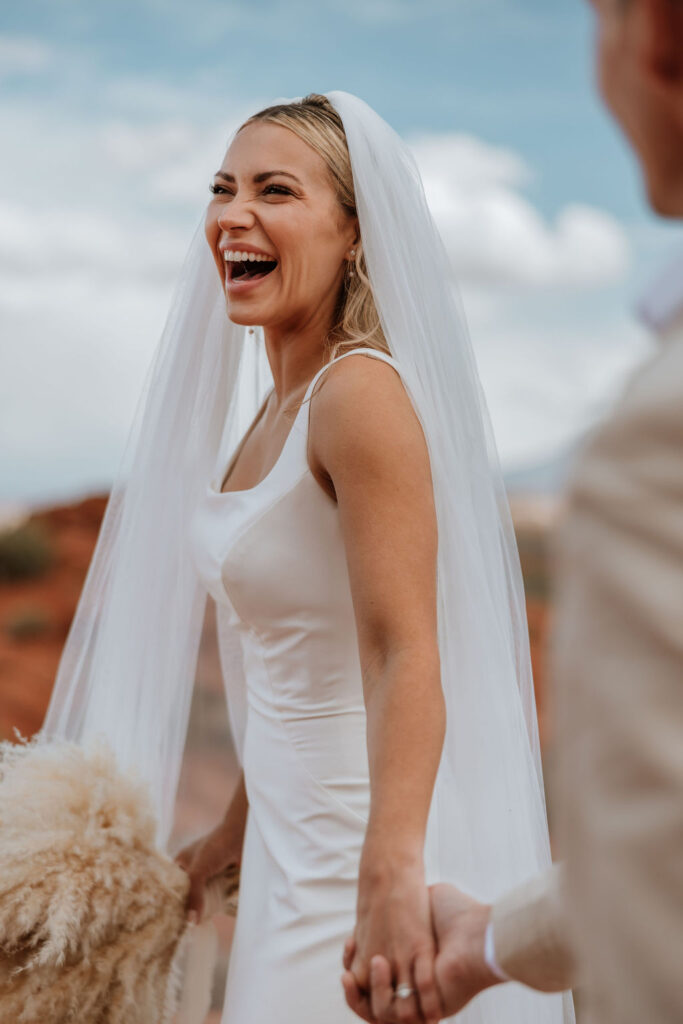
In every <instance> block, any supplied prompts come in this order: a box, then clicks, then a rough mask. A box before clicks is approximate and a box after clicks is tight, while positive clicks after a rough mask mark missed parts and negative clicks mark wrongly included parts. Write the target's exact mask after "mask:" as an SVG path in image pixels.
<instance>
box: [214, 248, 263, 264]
mask: <svg viewBox="0 0 683 1024" xmlns="http://www.w3.org/2000/svg"><path fill="white" fill-rule="evenodd" d="M223 259H224V260H225V261H226V263H244V262H245V261H247V262H249V263H264V262H266V261H267V262H269V263H274V262H276V261H275V260H274V259H273V257H272V256H263V255H261V253H258V252H240V251H239V250H236V249H224V250H223Z"/></svg>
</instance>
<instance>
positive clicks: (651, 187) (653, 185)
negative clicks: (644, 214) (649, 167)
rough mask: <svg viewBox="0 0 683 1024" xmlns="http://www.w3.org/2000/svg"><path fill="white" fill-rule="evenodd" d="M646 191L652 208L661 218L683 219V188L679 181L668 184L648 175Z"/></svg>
mask: <svg viewBox="0 0 683 1024" xmlns="http://www.w3.org/2000/svg"><path fill="white" fill-rule="evenodd" d="M645 190H646V192H647V198H648V201H649V203H650V206H651V207H652V209H653V210H654V212H655V213H658V214H659V216H660V217H683V188H682V187H681V182H680V181H679V180H676V182H672V183H668V182H666V181H663V180H662V179H661V178H659V177H655V176H654V175H646V177H645Z"/></svg>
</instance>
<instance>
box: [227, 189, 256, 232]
mask: <svg viewBox="0 0 683 1024" xmlns="http://www.w3.org/2000/svg"><path fill="white" fill-rule="evenodd" d="M254 220H255V217H254V211H253V210H252V209H251V204H250V201H249V199H248V198H245V199H240V197H239V194H238V195H236V196H235V197H234V198H233V199H231V200H230V202H229V203H224V204H223V205H222V206H221V208H220V212H219V214H218V224H219V226H220V227H221V228H222V229H223V230H224V231H229V230H230V229H231V228H250V227H252V226H253V224H254Z"/></svg>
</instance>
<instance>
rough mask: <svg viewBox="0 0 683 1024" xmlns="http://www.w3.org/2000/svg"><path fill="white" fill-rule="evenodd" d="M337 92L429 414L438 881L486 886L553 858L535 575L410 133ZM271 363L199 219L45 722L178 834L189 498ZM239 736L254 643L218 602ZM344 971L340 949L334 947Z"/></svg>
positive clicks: (379, 292)
mask: <svg viewBox="0 0 683 1024" xmlns="http://www.w3.org/2000/svg"><path fill="white" fill-rule="evenodd" d="M327 97H328V99H329V100H330V102H331V103H332V104H333V106H334V107H335V108H336V110H337V111H338V113H339V115H340V117H341V119H342V121H343V124H344V129H345V132H346V137H347V140H348V146H349V151H350V155H351V164H352V169H353V177H354V184H355V193H356V202H357V212H358V217H359V221H360V230H361V236H362V240H363V246H364V251H365V256H366V262H367V267H368V274H369V277H370V281H371V285H372V290H373V294H374V297H375V303H376V306H377V309H378V312H379V315H380V319H381V323H382V327H383V330H384V333H385V336H386V338H387V340H388V343H389V347H390V351H391V355H392V356H393V357H394V358H395V359H396V360H397V362H398V364H399V365H400V367H401V370H402V376H403V380H404V383H405V385H406V388H407V390H408V392H409V395H410V398H411V400H412V402H413V405H414V408H415V410H416V413H417V415H418V417H419V419H420V422H421V424H422V427H423V430H424V433H425V437H426V439H427V444H428V448H429V454H430V458H431V465H432V477H433V481H434V496H435V501H436V510H437V519H438V527H439V554H438V615H439V649H440V659H441V675H442V684H443V689H444V693H445V698H446V705H447V732H446V739H445V743H444V749H443V755H442V759H441V764H440V768H439V772H438V777H437V780H436V785H435V790H434V796H433V801H432V806H431V810H430V817H429V825H428V833H427V841H426V846H425V853H426V857H427V868H428V875H429V880H430V881H436V880H437V879H438V880H443V881H451V882H454V883H455V884H457V885H459V886H460V887H462V888H464V889H465V890H467V891H469V892H471V893H473V894H474V895H476V896H478V897H480V898H482V899H485V900H487V901H490V900H493V899H495V898H496V897H497V896H498V895H500V894H502V893H503V892H504V891H505V890H507V889H508V888H509V887H511V886H513V885H515V884H516V883H518V882H521V881H523V880H525V879H527V878H529V877H530V876H532V875H534V874H535V873H537V872H538V871H541V870H543V869H544V868H545V867H546V866H547V865H548V864H549V863H550V848H549V840H548V827H547V820H546V810H545V802H544V794H543V780H542V773H541V760H540V748H539V739H538V729H537V722H536V713H535V704H534V692H533V680H532V673H531V661H530V653H529V640H528V631H527V621H526V611H525V603H524V590H523V584H522V576H521V569H520V564H519V557H518V553H517V546H516V542H515V537H514V533H513V528H512V521H511V517H510V511H509V506H508V502H507V497H506V494H505V490H504V486H503V480H502V474H501V470H500V465H499V461H498V456H497V452H496V446H495V441H494V437H493V432H492V429H491V424H490V420H489V415H488V411H487V407H486V401H485V398H484V395H483V392H482V389H481V385H480V382H479V377H478V373H477V367H476V362H475V358H474V354H473V351H472V347H471V344H470V341H469V337H468V331H467V326H466V323H465V318H464V316H463V313H462V310H461V307H460V304H459V300H458V298H457V296H456V293H455V290H454V286H453V284H452V280H451V276H450V271H449V269H448V268H449V261H448V257H447V254H446V251H445V248H444V245H443V243H442V240H441V238H440V236H439V233H438V230H437V228H436V225H435V223H434V221H433V219H432V216H431V214H430V212H429V209H428V206H427V202H426V199H425V195H424V191H423V187H422V183H421V180H420V175H419V172H418V169H417V166H416V164H415V161H414V158H413V156H412V154H411V151H410V149H409V148H408V146H407V145H406V144H405V143H404V142H403V140H402V139H401V138H400V136H399V135H398V134H397V133H396V132H395V131H394V130H393V129H392V128H391V127H390V126H389V125H388V124H387V123H386V122H385V121H384V120H383V119H382V118H381V117H380V116H379V115H378V114H377V113H376V112H375V111H374V110H372V108H370V107H369V106H368V105H367V104H366V103H365V102H364V101H362V100H361V99H359V98H358V97H356V96H353V95H351V94H349V93H347V92H341V91H333V92H329V93H327ZM270 386H272V376H271V374H270V369H269V366H268V362H267V359H266V357H265V347H264V342H263V334H262V331H261V330H260V329H259V328H257V329H256V330H255V333H254V334H253V335H249V334H248V333H247V329H246V328H244V327H242V326H239V325H236V324H233V323H232V322H231V321H229V320H228V317H227V315H226V311H225V304H224V296H223V292H222V289H221V287H220V282H219V281H218V277H217V274H216V268H215V264H214V262H213V258H212V255H211V253H210V252H209V249H208V246H207V244H206V240H205V238H204V232H203V218H202V223H200V224H199V225H198V226H197V228H196V230H195V233H194V237H193V239H192V242H191V245H190V249H189V252H188V255H187V257H186V260H185V263H184V265H183V267H182V270H181V272H180V275H179V279H178V281H177V284H176V288H175V293H174V297H173V301H172V303H171V308H170V311H169V314H168V318H167V321H166V324H165V326H164V329H163V332H162V336H161V339H160V341H159V344H158V347H157V350H156V353H155V356H154V359H153V361H152V364H151V366H150V369H149V371H148V374H147V378H146V381H145V385H144V388H143V393H142V396H141V399H140V402H139V404H138V408H137V410H136V414H135V418H134V422H133V426H132V429H131V433H130V437H129V440H128V444H127V447H126V450H125V453H124V457H123V461H122V464H121V466H120V469H119V473H118V476H117V479H116V482H115V484H114V487H113V489H112V492H111V495H110V499H109V503H108V505H107V510H106V514H105V518H104V522H103V524H102V528H101V531H100V535H99V538H98V543H97V547H96V550H95V553H94V555H93V559H92V562H91V565H90V568H89V571H88V575H87V578H86V582H85V585H84V588H83V591H82V594H81V598H80V601H79V605H78V608H77V610H76V615H75V617H74V621H73V623H72V626H71V630H70V633H69V636H68V638H67V642H66V644H65V647H64V651H63V654H62V658H61V662H60V665H59V670H58V673H57V677H56V682H55V686H54V690H53V695H52V700H51V703H50V707H49V710H48V714H47V717H46V720H45V723H44V726H43V729H42V730H41V738H42V739H44V740H46V741H47V740H49V739H50V738H51V737H64V738H68V739H75V740H78V741H81V742H85V741H86V740H88V739H89V738H90V737H93V736H95V735H97V734H104V736H105V737H106V738H107V739H108V741H109V742H110V744H111V745H112V746H113V748H114V750H115V752H116V754H117V756H118V758H119V762H120V764H121V766H122V767H123V768H135V769H136V770H137V771H138V772H141V773H142V775H143V777H144V778H145V779H146V780H147V781H148V783H149V787H150V791H151V794H152V797H153V800H154V804H155V807H156V810H157V815H158V833H157V838H158V842H159V844H160V846H162V847H165V846H166V844H167V843H168V839H169V836H170V833H171V829H172V826H173V817H174V806H175V800H176V791H177V785H178V778H179V774H180V770H181V766H182V761H183V753H184V748H185V738H186V732H187V724H188V714H189V707H190V700H191V697H192V689H193V684H194V678H195V668H196V661H197V652H198V645H199V637H200V631H201V625H202V621H203V616H204V611H205V606H206V598H207V594H206V591H205V589H204V587H203V586H202V584H201V583H200V582H199V580H198V577H197V574H196V570H195V568H194V566H193V563H192V558H191V555H190V547H189V538H188V524H189V521H190V517H191V515H192V511H193V507H194V502H195V501H196V500H197V497H198V495H200V494H201V493H202V490H203V489H204V488H205V487H206V484H207V481H208V480H209V479H210V478H211V477H212V476H213V473H214V471H215V469H216V466H217V465H220V464H221V463H222V461H223V456H224V454H225V452H227V451H230V450H233V449H234V448H235V446H236V444H237V442H238V440H239V439H240V437H241V436H242V434H243V433H244V431H245V430H246V428H247V427H248V425H249V423H250V422H251V420H252V419H253V417H254V415H255V414H256V412H257V410H258V407H259V405H260V402H261V401H262V399H263V397H264V395H265V392H266V391H267V390H268V388H269V387H270ZM217 616H218V629H219V643H220V653H221V662H222V667H223V672H224V675H225V678H226V683H227V681H228V680H229V681H230V696H231V700H230V706H229V712H230V720H231V726H232V730H233V736H234V739H235V743H236V747H237V752H238V755H239V754H240V750H241V738H242V736H243V734H244V721H245V713H246V706H245V703H244V701H243V700H240V687H239V685H238V680H239V674H240V673H241V671H242V666H241V658H240V656H239V650H238V649H237V646H236V642H237V641H236V638H235V637H233V636H232V635H231V633H230V628H229V626H228V624H227V620H226V617H225V614H224V612H223V610H222V609H221V608H220V606H217ZM340 973H341V950H340ZM573 1019H574V1015H573V1009H572V1002H571V997H570V996H569V995H568V994H563V995H540V994H537V993H532V992H530V991H528V990H525V989H523V988H522V987H521V986H519V985H505V986H500V987H497V988H494V989H491V990H489V991H487V992H484V993H483V994H482V995H481V996H480V997H479V998H478V999H477V1000H475V1001H474V1003H473V1004H471V1005H470V1006H469V1007H468V1008H466V1010H465V1011H463V1012H462V1013H461V1014H460V1015H459V1016H458V1020H460V1021H462V1022H464V1024H531V1022H539V1024H541V1022H543V1024H560V1022H562V1024H570V1022H571V1021H573Z"/></svg>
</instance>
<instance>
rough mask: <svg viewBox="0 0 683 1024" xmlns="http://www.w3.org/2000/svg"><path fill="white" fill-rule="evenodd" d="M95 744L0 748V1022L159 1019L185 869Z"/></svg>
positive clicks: (135, 785) (143, 801) (169, 1007)
mask: <svg viewBox="0 0 683 1024" xmlns="http://www.w3.org/2000/svg"><path fill="white" fill-rule="evenodd" d="M154 835H155V820H154V814H153V810H152V807H151V803H150V801H149V799H148V797H147V792H146V789H145V786H144V783H143V782H142V781H141V780H138V779H137V778H135V777H134V776H132V775H125V774H123V773H122V772H120V771H119V770H118V768H117V766H116V763H115V759H114V757H113V754H112V753H111V752H110V751H109V749H108V748H107V747H106V746H105V745H104V743H93V744H91V745H90V746H89V747H86V748H83V747H81V746H78V745H76V744H74V743H69V742H61V741H59V742H58V741H54V742H50V743H38V742H36V740H35V738H34V740H33V741H31V742H26V741H23V742H22V743H20V744H11V743H0V1021H2V1022H10V1021H11V1022H12V1024H58V1022H59V1024H71V1022H74V1024H75V1022H78V1024H166V1022H168V1021H170V1019H171V1015H172V1013H173V1011H174V1009H175V1005H176V999H177V988H178V968H177V964H176V953H178V952H179V949H180V945H181V943H180V939H181V937H182V936H183V933H184V932H185V931H186V922H185V913H184V907H185V899H186V895H187V891H188V888H189V878H188V876H187V874H186V873H185V872H184V871H183V870H182V868H180V866H179V865H178V864H176V863H174V862H173V861H172V860H171V859H170V858H169V857H167V856H166V855H165V854H163V853H161V852H160V851H159V850H158V849H156V847H155V840H154Z"/></svg>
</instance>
